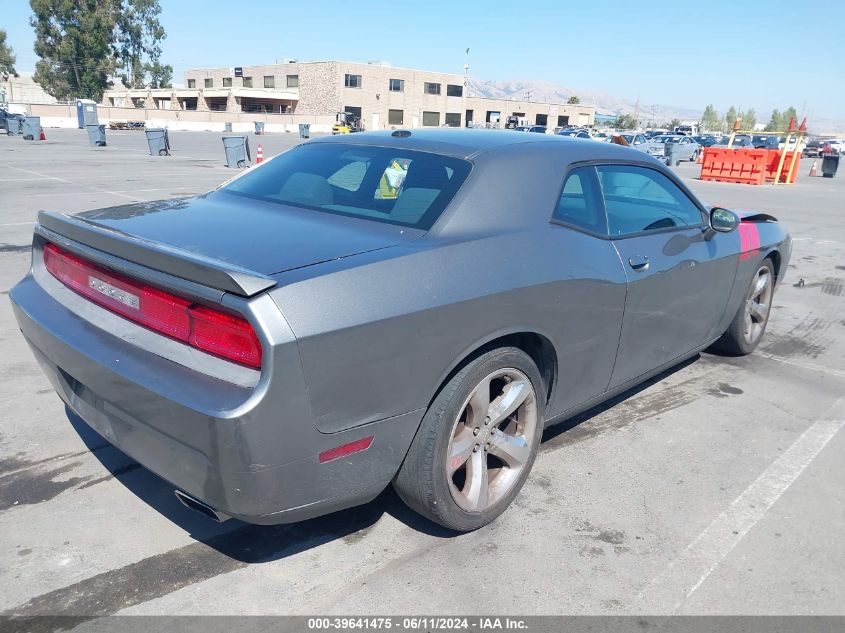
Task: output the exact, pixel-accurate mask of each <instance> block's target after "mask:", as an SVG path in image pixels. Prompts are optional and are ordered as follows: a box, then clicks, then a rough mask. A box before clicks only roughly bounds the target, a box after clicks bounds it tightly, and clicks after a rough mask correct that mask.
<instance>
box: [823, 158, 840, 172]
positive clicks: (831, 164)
mask: <svg viewBox="0 0 845 633" xmlns="http://www.w3.org/2000/svg"><path fill="white" fill-rule="evenodd" d="M837 169H839V154H825V155H824V157H822V176H824V177H825V178H833V177H834V176H835V175H836V170H837Z"/></svg>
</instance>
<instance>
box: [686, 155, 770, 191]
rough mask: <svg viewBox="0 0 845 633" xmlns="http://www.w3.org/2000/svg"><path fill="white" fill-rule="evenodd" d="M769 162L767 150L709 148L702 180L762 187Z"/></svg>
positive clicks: (704, 162)
mask: <svg viewBox="0 0 845 633" xmlns="http://www.w3.org/2000/svg"><path fill="white" fill-rule="evenodd" d="M767 160H768V151H767V150H765V149H728V148H726V147H707V148H705V149H704V159H703V160H702V163H701V180H715V181H717V182H738V183H743V184H747V185H762V184H763V183H764V182H765V177H766V168H767V164H768V163H767ZM775 169H777V164H775Z"/></svg>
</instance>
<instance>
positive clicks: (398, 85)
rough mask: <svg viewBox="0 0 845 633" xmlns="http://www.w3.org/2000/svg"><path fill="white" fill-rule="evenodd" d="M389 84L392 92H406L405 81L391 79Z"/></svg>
mask: <svg viewBox="0 0 845 633" xmlns="http://www.w3.org/2000/svg"><path fill="white" fill-rule="evenodd" d="M389 84H390V85H389V88H390V92H405V80H404V79H391V80H390V82H389Z"/></svg>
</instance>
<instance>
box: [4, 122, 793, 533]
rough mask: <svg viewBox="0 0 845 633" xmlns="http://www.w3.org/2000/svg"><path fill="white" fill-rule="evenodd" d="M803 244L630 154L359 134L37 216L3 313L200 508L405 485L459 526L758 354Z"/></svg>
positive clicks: (280, 517)
mask: <svg viewBox="0 0 845 633" xmlns="http://www.w3.org/2000/svg"><path fill="white" fill-rule="evenodd" d="M397 166H399V167H401V169H402V172H403V173H402V174H401V182H400V180H399V179H396V180H395V183H394V184H395V185H396V187H397V189H398V192H397V195H396V196H395V197H393V198H389V199H383V198H376V197H374V196H373V191H376V190H378V188H379V183H380V182H381V181H382V179H384V178H388V179H390V178H391V173H392V172H394V171H396V170H397V169H398V168H399V167H397ZM550 166H552V168H550ZM394 176H395V174H394ZM391 182H393V181H391ZM551 200H555V201H556V202H555V203H554V205H553V206H552V208H549V206H548V203H549V201H551ZM514 209H519V213H514ZM790 252H791V242H790V237H789V235H788V234H787V232H786V231H785V229H784V228H783V227H782V226H780V225H779V224H778V223H777V222H776V221H775V220H774V218H772V217H770V216H768V215H765V214H762V213H750V214H746V215H738V214H736V213H734V212H732V211H729V210H726V209H722V208H712V209H710V208H707V207H704V206H703V205H702V204H701V203H700V202H699V201H698V199H697V198H696V197H695V195H693V193H692V192H691V191H690V190H689V189H688V188H687V187H686V185H685V184H684V183H683V182H682V181H681V180H679V179H678V178H677V177H676V176H675V175H674V174H673V173H672V171H671V170H669V169H667V168H666V167H665V166H663V165H661V164H660V163H659V162H658V161H656V160H654V159H652V158H650V157H648V156H646V155H645V154H643V153H642V152H638V151H635V150H632V149H630V148H626V147H620V146H618V145H615V144H607V143H584V142H582V141H579V140H576V139H569V138H557V137H553V138H551V139H550V138H547V137H541V136H540V135H537V136H531V135H528V136H527V137H526V136H524V135H523V136H520V135H514V134H502V133H501V132H494V131H478V130H423V131H418V130H397V131H394V132H362V133H359V134H352V135H343V136H325V137H323V138H319V139H314V140H311V141H310V142H306V143H303V144H301V145H299V146H297V147H295V148H293V149H291V150H289V151H287V152H284V153H282V154H280V155H278V156H276V157H274V158H273V160H272V161H268V162H266V163H264V164H263V165H261V166H259V167H257V168H253V169H250V170H249V171H247V172H245V173H243V174H242V175H241V176H239V177H238V178H236V179H233V180H231V181H229V182H228V183H226V184H224V185H222V186H220V187H218V188H217V189H215V190H213V191H211V192H209V193H207V194H204V195H200V196H197V197H193V198H184V199H175V200H165V201H160V202H141V203H136V204H130V205H126V206H121V207H114V208H110V209H103V210H97V211H87V212H84V213H81V214H79V215H76V216H70V215H64V214H61V213H50V212H42V213H40V214H39V216H38V223H37V225H36V227H35V235H34V239H33V242H32V266H31V269H30V270H29V272H28V273H27V275H26V277H25V278H24V279H23V280H22V281H21V282H20V283H18V284H17V285H16V286H15V287H14V288H13V289H12V290H11V292H10V298H11V301H12V305H13V308H14V313H15V317H16V319H17V322H18V324H19V326H20V329H21V331H22V333H23V336H24V337H25V339H26V340H27V341H28V343H29V344H30V346H31V348H32V350H33V353H34V354H35V356H36V358H37V359H38V361H39V363H40V365H41V367H42V368H43V370H44V371H45V373H46V374H47V375H48V377H49V379H50V381H51V383H52V385H53V387H54V388H55V389H56V391H57V392H58V394H59V395H60V396H61V397H62V399H63V400H64V402H65V404H66V405H67V409H68V411H69V415H70V416H71V417H72V418H73V419H74V420H75V421H78V420H84V421H85V422H86V423H87V424H88V425H90V426H91V427H93V428H94V429H95V430H96V431H97V432H98V433H99V434H100V435H102V436H103V437H104V438H105V439H106V440H107V441H108V442H110V443H112V444H114V445H115V446H117V447H118V448H119V449H120V450H121V451H123V452H124V453H126V454H127V455H129V456H130V457H131V458H132V459H134V460H136V461H137V462H139V463H140V464H142V465H143V466H145V467H147V468H149V469H150V470H152V471H153V472H155V473H157V474H158V475H159V476H160V477H162V478H163V479H164V480H166V481H169V482H170V483H171V485H173V486H174V488H175V489H176V490H177V491H178V492H177V496H178V497H179V498H180V499H181V500H182V501H183V503H185V505H187V506H188V507H189V508H191V509H193V510H196V511H199V512H201V513H203V514H205V515H207V516H210V517H213V518H216V519H218V520H222V519H225V518H227V517H237V518H239V519H243V520H245V521H249V522H253V523H284V522H290V521H297V520H301V519H305V518H308V517H313V516H316V515H320V514H325V513H328V512H332V511H334V510H338V509H340V508H344V507H348V506H352V505H356V504H361V503H365V502H367V501H370V500H371V499H373V498H375V497H376V496H377V495H378V494H379V493H380V492H381V491H382V490H383V489H384V488H385V487H386V486H388V485H390V484H391V483H392V484H393V485H394V487H395V488H396V490H397V491H398V493H399V495H400V497H401V498H402V499H404V500H405V501H406V502H407V503H408V505H409V506H410V507H412V508H413V509H415V510H416V511H417V512H419V513H421V514H422V515H424V516H426V517H428V518H429V519H431V520H432V521H435V522H437V523H440V524H442V525H444V526H446V527H448V528H451V529H453V530H460V531H467V530H473V529H476V528H478V527H481V526H482V525H484V524H486V523H489V522H490V521H492V520H493V519H494V518H495V517H496V516H498V515H499V514H500V513H501V512H503V511H504V510H505V508H507V507H508V506H509V505H510V503H511V502H512V501H513V499H514V497H515V496H516V494H517V493H518V492H519V490H520V488H521V487H522V485H523V483H524V482H525V479H526V477H527V476H528V473H529V471H530V470H531V466H532V464H533V463H534V459H535V457H536V455H537V452H538V449H539V445H540V438H541V436H542V434H543V429H544V427H545V426H547V425H549V424H552V423H556V422H560V421H562V420H564V419H567V418H570V417H572V416H573V415H575V414H577V413H578V412H580V411H583V410H585V409H588V408H590V407H592V406H594V405H596V404H597V403H599V402H601V401H604V400H607V399H609V398H611V397H613V396H614V395H616V394H619V393H621V392H623V391H625V390H627V389H630V388H631V387H632V386H633V385H636V384H638V383H640V382H642V381H644V380H647V379H649V378H650V377H652V376H654V375H657V374H658V373H659V372H661V371H664V370H665V369H666V368H668V367H671V366H674V365H676V364H678V363H680V362H682V361H684V360H686V359H688V358H690V357H692V356H694V355H695V354H697V353H698V352H699V351H700V350H702V349H705V348H707V347H709V346H711V345H714V344H715V345H718V346H719V348H720V349H723V350H726V351H727V352H729V353H731V354H748V353H750V352H751V351H753V350H754V348H755V347H756V346H757V345H758V344H759V342H760V340H761V338H762V337H763V334H764V332H765V329H766V325H767V322H768V319H769V310H770V308H771V305H772V298H773V292H774V291H775V287H776V285H777V283H779V282H780V281H781V278H782V276H783V274H784V273H785V272H786V270H787V266H788V263H789V259H790ZM679 316H682V317H683V318H679Z"/></svg>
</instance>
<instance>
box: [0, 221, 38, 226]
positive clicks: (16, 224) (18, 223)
mask: <svg viewBox="0 0 845 633" xmlns="http://www.w3.org/2000/svg"><path fill="white" fill-rule="evenodd" d="M29 224H35V222H6V223H5V224H0V226H27V225H29Z"/></svg>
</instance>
